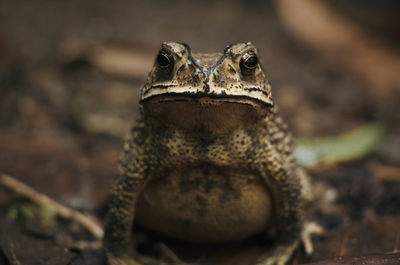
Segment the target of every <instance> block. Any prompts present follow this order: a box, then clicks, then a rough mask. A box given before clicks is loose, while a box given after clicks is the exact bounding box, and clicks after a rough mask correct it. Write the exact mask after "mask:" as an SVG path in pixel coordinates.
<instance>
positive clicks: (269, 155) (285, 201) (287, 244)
mask: <svg viewBox="0 0 400 265" xmlns="http://www.w3.org/2000/svg"><path fill="white" fill-rule="evenodd" d="M256 157H257V159H255V160H254V164H253V165H254V166H255V169H256V170H257V171H258V172H259V174H260V175H261V176H262V178H263V179H264V180H265V182H266V184H267V186H268V187H269V190H270V191H271V193H272V196H273V201H274V206H273V209H274V216H275V222H274V223H275V224H276V227H275V228H276V231H277V234H276V238H275V241H274V246H273V247H272V248H271V249H270V250H269V251H268V252H267V253H266V254H265V255H264V256H263V257H262V258H261V259H259V260H258V261H257V262H256V263H255V264H257V265H284V264H286V262H287V261H288V260H289V259H290V258H291V256H292V255H293V253H294V251H295V250H296V249H297V247H298V246H299V245H300V241H301V236H302V231H303V228H304V221H303V218H304V198H303V197H302V196H303V194H302V181H301V180H300V176H298V175H297V174H296V167H297V165H296V164H295V163H294V161H293V160H289V159H290V158H286V159H284V158H282V157H281V156H280V154H279V153H278V152H276V151H275V150H274V148H273V147H271V146H270V148H265V149H263V150H262V152H260V153H259V154H258V155H257V156H256Z"/></svg>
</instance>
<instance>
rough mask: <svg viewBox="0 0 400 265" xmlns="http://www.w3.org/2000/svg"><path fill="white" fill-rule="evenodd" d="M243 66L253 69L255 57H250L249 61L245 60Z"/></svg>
mask: <svg viewBox="0 0 400 265" xmlns="http://www.w3.org/2000/svg"><path fill="white" fill-rule="evenodd" d="M244 64H245V65H246V66H247V67H249V68H253V67H255V66H256V65H257V57H256V56H255V55H253V56H250V58H249V59H247V60H246V61H245V62H244Z"/></svg>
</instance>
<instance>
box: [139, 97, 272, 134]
mask: <svg viewBox="0 0 400 265" xmlns="http://www.w3.org/2000/svg"><path fill="white" fill-rule="evenodd" d="M142 105H143V108H144V114H145V117H146V119H147V120H149V121H155V122H154V123H153V124H155V125H157V126H162V127H171V126H174V127H177V128H180V129H184V130H191V131H194V132H199V133H201V132H205V133H208V132H214V133H216V132H224V131H226V130H231V129H233V128H240V127H242V126H245V127H249V126H253V125H254V124H256V123H258V122H259V121H261V120H262V119H263V118H264V117H265V116H266V115H267V114H268V113H269V111H270V109H269V108H267V107H265V106H264V105H263V104H261V103H258V102H257V101H252V100H249V99H246V98H243V99H241V98H234V99H232V98H218V99H215V98H208V97H203V98H186V97H181V98H177V97H174V98H172V97H170V98H166V97H159V98H153V99H151V100H149V101H146V102H142Z"/></svg>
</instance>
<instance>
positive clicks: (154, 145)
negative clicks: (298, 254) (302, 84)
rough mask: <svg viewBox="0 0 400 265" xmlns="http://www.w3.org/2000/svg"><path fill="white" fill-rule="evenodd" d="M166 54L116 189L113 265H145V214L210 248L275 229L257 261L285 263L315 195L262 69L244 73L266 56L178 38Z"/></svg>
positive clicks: (157, 225) (165, 230) (108, 241)
mask: <svg viewBox="0 0 400 265" xmlns="http://www.w3.org/2000/svg"><path fill="white" fill-rule="evenodd" d="M161 49H162V52H163V53H166V52H167V53H169V54H168V56H169V57H170V58H173V59H172V60H171V61H170V62H169V63H170V65H166V66H160V65H158V64H157V62H156V64H155V66H154V67H153V69H152V71H151V73H150V75H149V79H148V81H147V82H146V84H145V86H144V87H143V89H142V94H141V103H142V106H143V109H142V117H141V119H140V121H139V122H138V124H137V125H136V127H135V128H134V129H133V130H132V131H131V134H130V136H129V137H128V139H127V140H126V142H125V145H124V149H123V152H122V154H121V159H120V164H119V168H118V171H119V173H118V176H117V178H116V180H115V184H114V185H113V188H112V190H111V196H110V211H109V214H108V219H107V225H106V237H105V241H104V246H105V251H106V254H107V257H108V262H109V263H110V264H111V265H117V264H139V263H138V262H136V261H135V258H134V253H135V252H134V249H133V247H132V238H131V230H132V225H133V220H134V218H136V220H137V221H138V222H140V223H142V224H143V225H144V226H147V227H148V228H150V229H153V230H155V231H157V232H159V233H161V234H164V235H167V236H170V237H176V238H179V239H182V240H186V241H192V242H201V243H215V242H231V241H238V240H242V239H245V238H248V237H251V236H253V235H256V234H261V233H265V234H267V232H272V233H269V234H275V235H276V237H275V238H274V239H273V240H274V241H275V244H274V247H272V248H271V250H270V252H269V253H267V254H266V255H265V256H264V257H263V258H262V259H260V261H258V262H257V263H256V264H260V265H261V264H284V263H285V262H286V261H287V260H288V259H289V258H290V256H291V255H292V253H293V251H294V250H295V249H296V248H297V246H298V245H299V243H300V233H301V231H302V229H303V227H304V220H303V212H304V208H305V206H306V204H307V202H309V201H310V200H311V197H312V196H311V191H310V190H311V189H310V187H309V184H308V178H307V175H306V174H305V173H304V171H303V170H302V169H301V168H299V167H298V165H297V164H296V163H295V160H294V157H293V143H292V139H291V136H290V134H289V133H288V132H287V128H286V125H285V124H284V122H283V121H282V119H281V118H280V117H279V116H278V113H277V108H276V107H274V105H273V102H272V95H271V88H270V86H269V84H268V82H267V80H266V78H265V76H264V73H263V72H262V70H261V66H260V65H259V64H257V65H256V66H255V67H253V68H249V69H247V68H246V72H245V73H244V72H243V71H242V70H243V69H245V68H243V67H246V65H244V62H243V59H242V58H245V57H244V56H247V57H248V55H249V54H254V55H255V56H258V51H257V50H256V48H255V47H254V46H253V45H252V44H251V43H239V44H235V45H231V46H228V47H227V48H226V49H225V50H224V53H223V54H207V55H204V56H202V55H196V56H192V55H191V51H190V48H189V47H188V46H187V45H184V44H180V43H174V42H169V43H164V44H163V45H162V48H161ZM166 69H167V70H166ZM166 77H168V78H166Z"/></svg>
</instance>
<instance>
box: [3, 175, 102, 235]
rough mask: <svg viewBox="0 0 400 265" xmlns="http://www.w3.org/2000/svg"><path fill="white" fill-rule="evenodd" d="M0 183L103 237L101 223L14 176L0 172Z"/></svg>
mask: <svg viewBox="0 0 400 265" xmlns="http://www.w3.org/2000/svg"><path fill="white" fill-rule="evenodd" d="M0 185H3V186H5V187H7V188H9V189H11V190H12V191H14V192H16V193H18V194H20V195H22V196H24V197H27V198H28V199H30V200H31V201H33V202H36V203H37V204H39V205H41V206H46V207H51V208H54V209H55V211H56V212H57V214H58V215H60V216H61V217H63V218H66V219H72V220H74V221H76V222H77V223H79V224H81V225H82V226H83V227H85V228H86V229H87V230H89V231H90V232H91V233H92V234H93V236H95V237H96V238H98V239H101V238H103V235H104V231H103V228H102V227H101V225H100V224H99V223H98V222H97V221H95V220H93V219H91V218H89V217H88V216H86V215H84V214H82V213H80V212H77V211H75V210H72V209H70V208H68V207H66V206H64V205H62V204H60V203H58V202H56V201H54V200H53V199H51V198H49V197H48V196H46V195H44V194H42V193H39V192H38V191H36V190H34V189H32V188H31V187H29V186H27V185H25V184H24V183H22V182H20V181H18V180H16V179H15V178H13V177H11V176H9V175H6V174H0Z"/></svg>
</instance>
